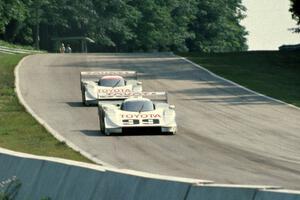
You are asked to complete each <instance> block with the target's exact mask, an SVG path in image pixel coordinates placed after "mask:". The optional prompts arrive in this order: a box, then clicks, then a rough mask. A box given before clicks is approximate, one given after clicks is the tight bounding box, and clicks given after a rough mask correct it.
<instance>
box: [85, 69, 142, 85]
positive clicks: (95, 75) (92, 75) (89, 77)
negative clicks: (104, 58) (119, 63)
mask: <svg viewBox="0 0 300 200" xmlns="http://www.w3.org/2000/svg"><path fill="white" fill-rule="evenodd" d="M114 75H115V76H122V77H123V78H125V79H135V80H137V72H136V71H89V72H80V81H81V83H82V82H83V81H98V80H99V79H101V78H102V77H103V76H114Z"/></svg>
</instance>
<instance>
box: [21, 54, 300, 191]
mask: <svg viewBox="0 0 300 200" xmlns="http://www.w3.org/2000/svg"><path fill="white" fill-rule="evenodd" d="M88 70H90V71H93V70H136V71H138V72H139V73H140V76H139V79H140V80H141V81H143V88H144V90H147V91H165V90H166V91H169V99H170V103H171V104H174V105H176V113H177V123H178V125H179V131H178V133H177V134H176V135H174V136H170V135H159V134H147V135H146V134H143V133H140V134H134V135H125V136H109V137H107V136H103V135H101V134H100V132H99V121H98V114H97V108H96V107H85V106H83V105H82V104H81V92H80V78H79V77H80V76H79V74H80V71H88ZM19 73H20V75H19V76H20V89H21V93H22V95H23V97H24V99H25V101H26V102H27V104H28V105H29V106H30V107H31V108H32V110H33V111H34V112H35V113H36V114H37V115H38V116H39V117H41V118H42V119H44V120H45V121H46V122H47V123H48V124H49V125H50V126H51V127H52V128H53V129H55V130H56V131H58V132H59V133H60V134H61V135H63V136H64V137H65V138H68V139H69V140H70V141H71V142H73V143H75V144H77V145H78V146H79V147H80V148H82V149H84V150H85V151H86V152H88V153H90V154H91V155H93V156H95V157H97V158H98V159H100V160H102V161H103V162H105V163H109V164H111V165H113V166H116V167H118V168H126V169H134V170H141V171H146V172H152V173H158V174H163V175H174V176H180V177H191V178H199V179H208V180H214V181H217V182H219V183H235V184H257V185H266V184H267V185H280V186H284V187H286V188H289V189H300V109H296V108H293V107H289V106H287V105H284V104H281V103H279V102H276V101H272V100H270V99H267V98H265V97H261V96H258V95H256V94H253V93H250V92H248V91H246V90H244V89H242V88H239V87H237V86H235V85H233V84H230V83H228V82H225V81H223V80H220V79H218V78H216V77H214V76H212V75H210V74H209V73H207V72H206V71H204V70H201V69H198V68H196V67H195V66H193V65H192V64H190V63H188V62H186V61H185V60H183V59H181V58H179V57H175V56H172V55H168V54H68V55H67V54H65V55H62V54H41V55H32V56H30V57H28V58H26V59H25V60H24V62H23V64H22V66H21V67H20V70H19Z"/></svg>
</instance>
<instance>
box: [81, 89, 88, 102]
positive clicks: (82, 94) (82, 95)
mask: <svg viewBox="0 0 300 200" xmlns="http://www.w3.org/2000/svg"><path fill="white" fill-rule="evenodd" d="M81 97H82V103H83V105H87V103H86V99H85V89H84V87H83V88H82V90H81Z"/></svg>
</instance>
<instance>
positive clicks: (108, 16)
mask: <svg viewBox="0 0 300 200" xmlns="http://www.w3.org/2000/svg"><path fill="white" fill-rule="evenodd" d="M244 10H245V8H244V7H243V6H242V3H241V0H0V39H4V40H7V41H10V42H14V43H21V44H29V45H32V44H34V42H35V38H37V37H36V36H37V35H39V36H40V42H39V44H40V45H41V47H42V48H44V49H50V48H51V45H52V44H51V42H52V41H51V38H53V37H61V36H88V37H90V38H93V39H94V40H95V41H96V43H97V46H98V47H101V49H109V50H113V51H167V50H173V51H188V50H189V51H202V52H223V51H242V50H246V49H247V45H246V39H245V36H246V34H247V32H246V31H245V28H244V27H243V26H241V25H240V21H241V19H243V17H244V15H243V12H244Z"/></svg>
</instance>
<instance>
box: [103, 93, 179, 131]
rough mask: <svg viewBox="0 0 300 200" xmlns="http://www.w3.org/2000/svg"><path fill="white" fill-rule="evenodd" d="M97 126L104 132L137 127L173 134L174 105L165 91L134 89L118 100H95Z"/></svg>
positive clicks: (174, 123) (175, 128) (174, 127)
mask: <svg viewBox="0 0 300 200" xmlns="http://www.w3.org/2000/svg"><path fill="white" fill-rule="evenodd" d="M98 108H99V109H98V112H99V122H100V130H101V132H102V133H104V134H105V135H110V134H112V133H124V132H126V131H128V130H132V129H137V130H139V131H140V133H143V132H144V131H149V130H150V131H160V132H163V133H168V134H174V133H175V132H176V131H177V124H176V121H175V117H176V114H175V110H174V109H175V106H174V105H169V104H168V98H167V93H166V92H141V93H134V94H132V95H131V97H129V98H127V99H125V100H123V101H119V104H109V103H104V102H100V101H99V103H98Z"/></svg>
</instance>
